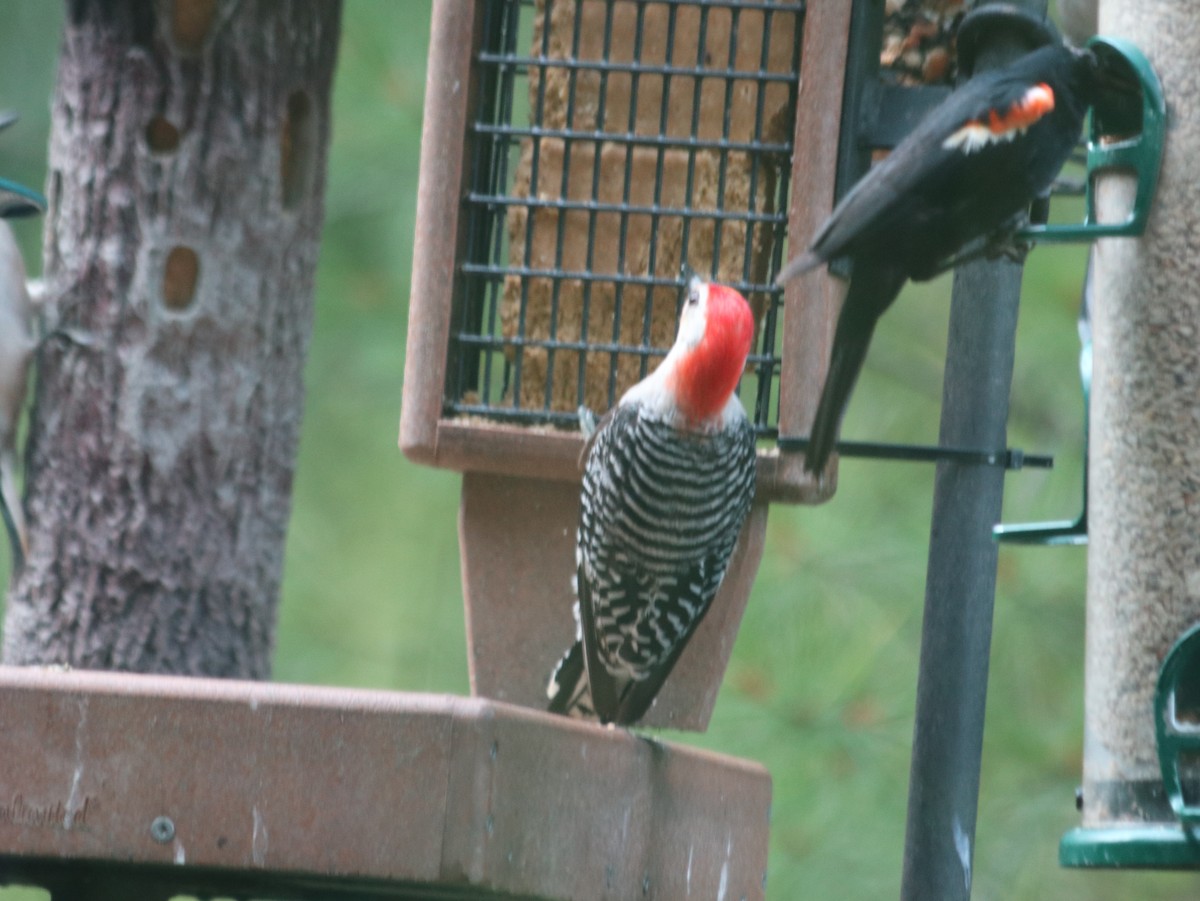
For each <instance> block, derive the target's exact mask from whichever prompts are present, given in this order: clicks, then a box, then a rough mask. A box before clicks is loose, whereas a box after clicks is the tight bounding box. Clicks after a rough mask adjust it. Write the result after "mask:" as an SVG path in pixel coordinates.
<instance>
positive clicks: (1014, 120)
mask: <svg viewBox="0 0 1200 901" xmlns="http://www.w3.org/2000/svg"><path fill="white" fill-rule="evenodd" d="M1053 109H1054V91H1052V90H1051V89H1050V85H1048V84H1045V83H1042V84H1035V85H1034V86H1033V87H1031V88H1030V89H1029V90H1028V91H1026V92H1025V94H1024V95H1023V96H1022V97H1021V98H1020V99H1019V100H1016V101H1014V102H1013V103H1012V104H1011V105H1010V106H1009V107H1008V109H1006V110H996V109H993V110H988V114H987V118H986V120H984V119H983V118H982V117H981V118H979V119H971V120H969V121H967V122H966V123H965V124H964V125H962V126H961V127H960V128H958V129H957V130H956V131H954V132H953V133H952V134H951V135H950V137H948V138H946V140H944V141H942V147H943V148H945V149H946V150H961V151H962V152H963V153H972V152H974V151H976V150H981V149H983V148H984V147H986V146H987V145H988V144H999V143H1002V142H1005V141H1011V140H1013V139H1015V138H1016V137H1017V136H1018V135H1022V134H1024V133H1025V131H1026V130H1027V129H1028V128H1029V126H1031V125H1033V123H1035V122H1037V121H1038V120H1039V119H1041V118H1042V117H1043V116H1045V115H1046V114H1047V113H1049V112H1051V111H1052V110H1053Z"/></svg>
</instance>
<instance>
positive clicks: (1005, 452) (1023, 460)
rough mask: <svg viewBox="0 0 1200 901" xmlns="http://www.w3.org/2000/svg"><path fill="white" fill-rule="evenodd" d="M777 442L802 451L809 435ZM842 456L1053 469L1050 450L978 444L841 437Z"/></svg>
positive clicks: (907, 461) (1007, 467) (840, 454)
mask: <svg viewBox="0 0 1200 901" xmlns="http://www.w3.org/2000/svg"><path fill="white" fill-rule="evenodd" d="M777 444H778V445H779V449H780V450H785V451H802V450H807V449H808V439H807V438H795V437H792V436H790V435H780V436H779V438H778V440H777ZM836 448H837V453H838V456H839V457H863V458H865V459H869V460H898V461H901V462H906V463H940V462H941V461H942V460H952V461H954V462H956V463H971V464H974V465H976V466H998V467H1000V468H1002V469H1024V468H1025V467H1026V466H1028V467H1030V468H1032V469H1052V468H1053V467H1054V458H1053V457H1051V456H1049V455H1048V454H1027V453H1025V451H1023V450H1021V449H1020V448H1019V447H1009V448H1003V449H1001V450H984V449H982V448H976V447H947V446H944V445H940V444H938V445H929V444H887V443H883V442H878V441H839V442H838V443H837V445H836Z"/></svg>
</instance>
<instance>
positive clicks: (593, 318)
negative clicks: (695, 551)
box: [400, 0, 849, 729]
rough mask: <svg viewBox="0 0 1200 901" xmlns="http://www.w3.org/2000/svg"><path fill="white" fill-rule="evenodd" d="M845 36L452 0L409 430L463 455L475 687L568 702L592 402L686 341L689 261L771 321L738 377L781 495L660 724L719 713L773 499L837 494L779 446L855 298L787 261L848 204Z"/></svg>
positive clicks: (440, 43)
mask: <svg viewBox="0 0 1200 901" xmlns="http://www.w3.org/2000/svg"><path fill="white" fill-rule="evenodd" d="M835 5H837V4H835ZM822 6H824V5H822ZM848 27H849V25H848V17H847V16H845V15H843V14H842V13H841V12H839V11H836V10H834V11H830V10H825V9H823V8H822V9H817V8H813V9H811V10H809V11H808V13H807V17H806V12H805V5H804V3H803V2H801V0H717V2H703V3H700V2H693V0H671V2H652V3H651V2H645V0H605V2H601V0H486V2H485V0H478V2H465V3H464V2H456V3H448V2H435V4H434V9H433V40H432V44H431V52H430V61H429V80H428V93H427V97H426V104H425V110H426V120H425V130H424V133H423V139H422V160H421V182H420V189H419V195H418V211H417V221H418V234H417V236H416V242H415V249H414V262H413V281H412V294H411V299H410V312H409V333H408V351H407V359H406V364H405V384H404V402H403V407H402V411H401V423H400V446H401V448H402V449H403V450H404V452H405V454H406V455H407V456H408V457H409V458H410V459H412V460H414V461H416V462H420V463H425V464H429V465H434V466H441V467H447V468H450V469H455V470H458V471H461V472H463V473H464V478H463V492H462V504H461V509H460V542H461V552H462V567H463V590H464V596H465V599H466V604H467V619H468V640H469V643H470V648H469V654H468V659H469V664H470V670H471V686H472V691H473V692H474V693H475V694H478V695H483V696H486V697H491V698H495V699H499V700H506V701H511V702H515V703H518V704H524V705H528V706H535V707H542V706H544V705H545V703H546V701H545V689H546V681H547V677H548V675H549V673H550V671H551V669H552V668H553V666H554V664H555V663H556V662H557V660H558V658H559V656H560V655H561V654H562V651H563V650H564V649H565V648H566V647H567V645H568V644H569V642H570V640H571V639H572V637H573V629H574V624H573V619H572V616H571V606H572V604H573V603H574V594H573V591H572V587H571V579H572V576H573V574H574V568H575V561H574V537H575V529H576V525H577V522H578V494H579V488H578V484H579V478H580V469H579V461H580V454H581V451H582V448H583V439H582V437H581V435H580V432H579V430H578V409H579V408H580V407H588V408H590V409H591V410H592V411H593V412H595V413H597V414H599V413H602V412H603V411H605V410H607V409H608V408H609V407H611V406H612V405H613V404H614V403H615V402H616V401H617V400H618V399H619V398H620V396H621V394H622V393H623V392H624V391H625V390H626V389H627V388H629V387H630V386H631V385H633V384H634V383H636V382H637V381H639V380H640V379H641V378H643V377H644V376H645V375H646V374H647V373H648V372H649V371H651V370H652V369H653V368H654V366H655V365H656V364H657V362H658V360H659V359H660V358H661V357H662V356H663V355H664V354H665V353H666V350H667V348H668V347H669V346H670V344H671V343H672V341H673V339H674V335H675V328H676V322H677V317H678V312H679V306H678V298H679V293H680V292H679V288H680V286H681V285H682V280H681V278H680V276H679V273H680V270H681V267H682V266H684V265H686V266H689V267H690V268H692V269H694V270H696V271H698V272H700V273H701V274H703V275H706V276H710V277H712V278H714V279H716V280H718V281H722V282H725V283H727V284H730V285H733V286H734V287H736V288H738V289H739V290H740V291H741V292H742V293H743V294H744V295H745V296H746V297H747V299H748V300H749V301H750V303H751V306H752V308H753V309H754V311H755V317H756V322H757V337H756V345H755V349H754V352H753V353H752V355H751V359H750V365H749V367H748V371H747V373H746V375H745V377H744V378H743V380H742V386H741V389H740V393H741V397H742V400H743V403H744V405H745V406H746V408H747V411H748V413H749V414H750V416H751V418H752V420H753V422H754V425H755V427H756V429H757V430H758V433H759V435H760V437H761V439H762V444H761V445H760V451H759V458H758V465H759V478H758V495H757V499H756V503H755V506H754V509H753V511H752V512H751V514H750V517H749V520H748V522H747V525H746V527H745V530H744V532H743V534H742V537H741V540H740V541H739V546H738V550H737V552H736V553H735V556H734V559H733V561H732V563H731V566H730V570H729V573H728V574H727V577H726V579H725V583H724V585H723V586H722V589H721V593H720V595H718V598H717V600H716V602H715V603H714V605H713V608H712V610H711V611H710V612H709V614H708V617H707V618H706V620H705V621H704V623H703V624H702V626H701V628H700V630H699V632H698V633H697V635H696V636H695V637H694V639H693V641H692V642H691V644H690V645H689V647H688V648H687V650H686V651H685V653H684V655H683V657H682V658H681V660H680V662H679V664H678V666H677V667H676V668H675V670H674V671H673V675H672V678H671V679H670V680H668V683H667V685H666V687H665V688H664V690H663V692H662V693H661V694H660V696H659V699H658V702H657V703H656V705H655V706H654V707H653V708H652V709H651V711H650V712H649V714H648V715H647V717H646V718H645V719H644V720H643V723H644V724H646V725H657V726H667V725H669V726H672V727H675V728H685V729H686V728H690V729H703V728H704V727H705V726H706V725H707V722H708V718H709V715H710V713H711V710H712V706H713V704H714V702H715V699H716V693H717V688H718V686H719V684H720V678H721V675H722V673H723V672H724V669H725V665H726V663H727V662H728V657H729V653H730V651H731V649H732V645H733V639H734V637H735V635H736V631H737V626H738V623H739V621H740V619H741V614H742V610H743V608H744V606H745V603H746V599H747V596H748V593H749V590H750V585H751V583H752V582H753V578H754V573H755V571H756V569H757V566H758V561H759V558H760V556H761V553H762V545H763V537H764V533H765V528H766V518H767V506H768V504H769V503H770V502H771V501H787V502H801V503H815V502H819V501H822V500H824V499H826V498H828V497H829V495H830V494H831V493H832V491H833V489H834V485H835V478H834V476H833V474H832V473H830V474H829V475H827V476H826V479H825V481H823V482H821V483H818V482H816V481H814V480H813V479H812V478H811V477H810V476H809V475H808V474H806V473H804V472H803V469H802V466H801V458H800V455H799V454H796V453H794V452H787V451H781V450H779V449H778V448H775V447H772V448H768V447H767V444H768V442H769V441H770V439H772V438H773V437H775V436H776V435H778V434H781V433H782V434H788V435H802V434H807V432H808V424H809V422H810V421H811V417H812V413H813V411H814V410H815V406H816V399H817V390H818V388H819V387H820V382H821V379H822V377H823V374H824V369H825V366H826V365H827V360H828V346H829V340H830V335H831V332H832V324H833V318H834V316H835V314H836V309H837V303H838V300H839V297H840V290H841V289H840V288H839V287H838V286H837V285H836V283H835V282H834V281H833V280H831V279H830V278H829V277H828V276H827V275H826V274H824V273H821V274H819V275H817V276H815V277H814V278H812V279H810V280H808V281H806V283H805V290H806V291H807V296H804V297H802V295H801V287H800V286H799V285H794V286H792V287H790V288H789V289H788V291H787V292H786V293H785V292H782V291H781V290H780V289H778V288H776V287H775V286H774V285H773V280H774V276H775V274H776V272H777V271H778V270H779V268H780V267H781V264H782V262H783V260H784V258H785V244H786V242H787V241H788V240H790V241H791V242H792V246H793V247H795V246H803V245H804V244H806V243H807V239H808V237H809V235H810V234H811V233H812V231H813V230H814V229H815V228H816V226H817V225H818V224H819V223H820V222H821V221H822V219H823V218H824V216H825V215H827V213H828V212H829V210H830V209H831V208H832V205H833V198H834V179H835V170H836V162H837V160H836V153H837V135H836V129H834V130H831V129H829V128H827V127H826V126H827V124H828V123H827V121H826V116H827V111H828V110H829V109H838V108H840V103H841V89H842V84H843V79H844V65H845V45H846V36H847V29H848ZM802 67H803V70H804V73H805V76H804V79H803V80H802V79H801V68H802ZM810 72H811V78H810V77H809V73H810ZM802 83H803V84H804V85H805V87H804V88H803V89H801V87H800V85H801V84H802ZM789 236H791V237H790V238H789Z"/></svg>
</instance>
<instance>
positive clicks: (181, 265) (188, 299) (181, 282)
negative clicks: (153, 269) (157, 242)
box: [162, 246, 200, 311]
mask: <svg viewBox="0 0 1200 901" xmlns="http://www.w3.org/2000/svg"><path fill="white" fill-rule="evenodd" d="M199 275H200V258H199V257H198V256H196V251H194V250H192V249H191V248H190V247H183V246H177V247H172V248H171V252H170V253H169V254H167V262H166V265H164V266H163V289H162V292H163V304H164V305H165V306H166V308H167V309H168V310H176V311H179V310H186V309H187V308H188V307H189V306H191V303H192V297H193V296H195V293H196V279H197V278H198V277H199Z"/></svg>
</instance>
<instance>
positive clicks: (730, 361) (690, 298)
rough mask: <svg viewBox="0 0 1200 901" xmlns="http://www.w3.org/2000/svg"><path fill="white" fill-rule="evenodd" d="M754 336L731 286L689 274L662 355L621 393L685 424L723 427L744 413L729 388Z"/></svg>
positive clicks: (650, 410)
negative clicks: (672, 336)
mask: <svg viewBox="0 0 1200 901" xmlns="http://www.w3.org/2000/svg"><path fill="white" fill-rule="evenodd" d="M753 339H754V315H753V314H752V313H751V311H750V305H749V304H747V303H746V299H745V298H744V297H742V295H741V294H739V293H738V292H737V291H735V290H734V289H732V288H729V287H726V286H725V285H719V284H710V283H709V282H706V281H704V280H703V279H702V278H700V277H699V276H692V278H691V279H690V280H689V282H688V287H687V295H686V296H685V297H684V303H683V311H682V312H681V314H680V317H679V331H678V333H677V334H676V336H675V344H674V346H672V348H671V351H670V353H668V354H667V357H666V359H664V360H663V361H662V363H661V364H660V365H659V367H658V368H657V369H656V370H654V372H652V373H651V374H650V375H649V376H647V377H646V378H645V379H643V380H642V381H641V382H639V383H638V384H636V385H634V386H633V387H632V388H630V389H629V390H628V391H627V392H625V396H624V397H622V398H621V404H629V403H638V404H641V405H642V406H643V407H644V409H645V410H646V412H647V413H648V414H649V415H652V416H654V417H656V418H658V419H663V420H666V421H669V422H672V423H675V424H676V425H679V426H681V427H684V428H689V429H698V430H703V431H711V430H713V429H722V428H727V427H728V426H729V425H730V424H731V423H732V422H733V421H734V420H736V419H738V418H739V417H744V416H745V411H744V410H743V409H742V405H741V403H740V402H739V401H738V399H737V395H736V394H735V391H736V389H737V383H738V380H739V379H740V378H741V375H742V371H743V370H744V369H745V368H746V357H747V356H748V355H749V353H750V345H751V343H752V342H753Z"/></svg>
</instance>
